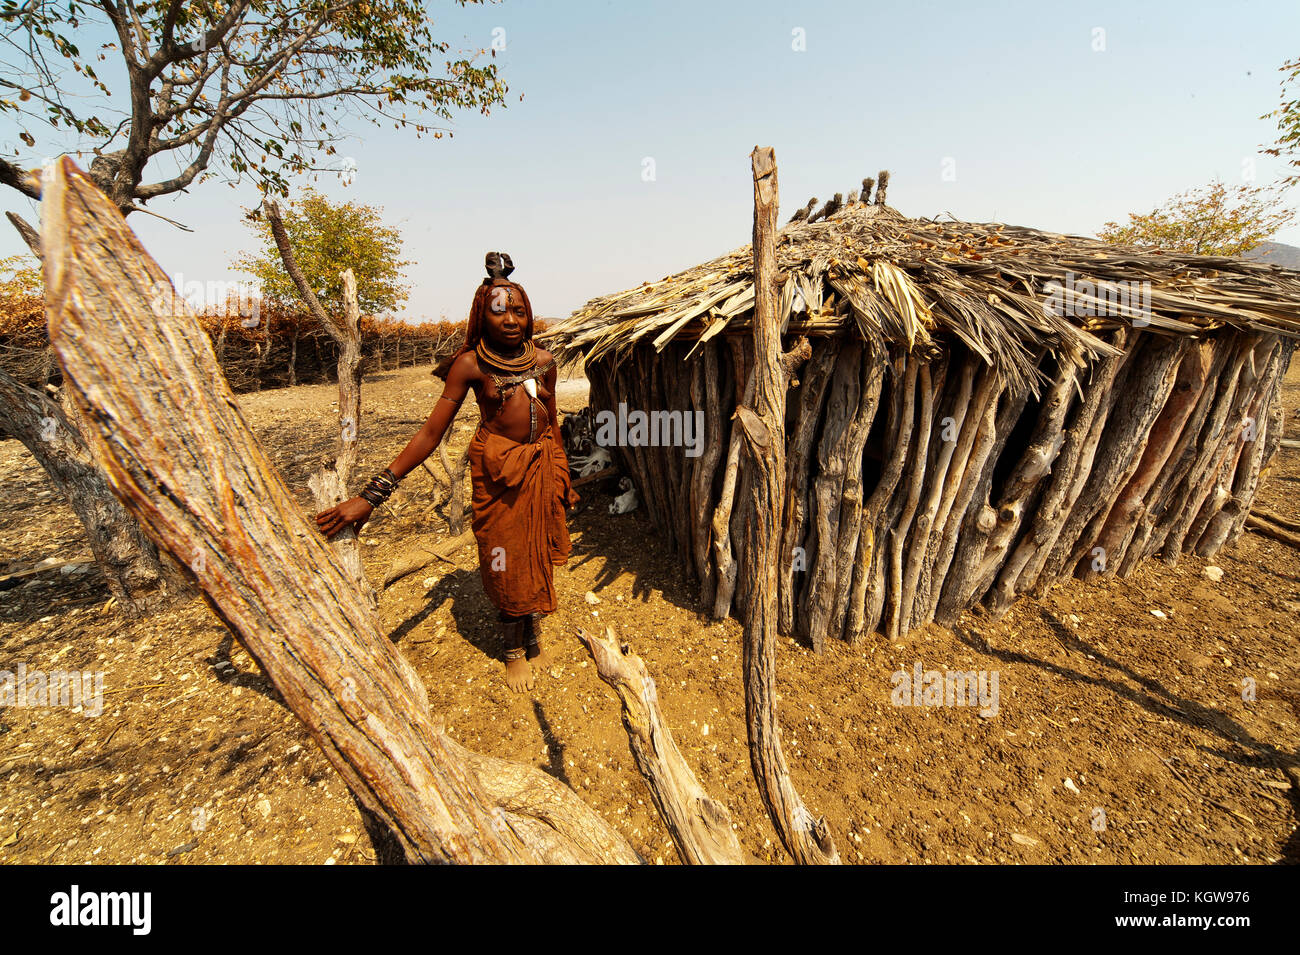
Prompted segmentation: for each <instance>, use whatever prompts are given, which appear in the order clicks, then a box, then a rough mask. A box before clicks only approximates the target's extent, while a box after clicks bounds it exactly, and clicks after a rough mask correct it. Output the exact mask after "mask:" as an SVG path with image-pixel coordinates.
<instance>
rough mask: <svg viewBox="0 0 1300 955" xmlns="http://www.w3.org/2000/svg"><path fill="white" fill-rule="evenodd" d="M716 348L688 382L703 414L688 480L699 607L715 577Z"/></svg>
mask: <svg viewBox="0 0 1300 955" xmlns="http://www.w3.org/2000/svg"><path fill="white" fill-rule="evenodd" d="M717 347H718V346H717V345H716V344H715V343H714V342H708V343H707V344H705V346H704V347H703V349H702V350H701V353H700V357H699V358H698V359H696V361H695V370H694V373H693V375H692V378H691V401H692V403H693V404H694V406H695V408H696V409H697V410H699V411H702V412H703V413H704V435H703V440H704V453H703V454H702V455H700V456H699V457H698V458H696V459H695V471H694V474H693V475H692V477H691V511H690V513H691V520H692V524H691V549H692V552H693V554H694V557H695V572H696V574H697V576H698V577H699V581H700V605H701V606H703V607H707V606H709V605H710V604H712V603H713V598H714V596H715V595H716V593H717V587H718V576H717V573H716V571H715V569H714V565H713V561H712V560H711V559H710V558H709V541H710V536H711V532H712V526H711V525H710V523H709V515H710V513H711V507H710V505H711V504H712V502H713V475H714V472H715V471H716V470H717V468H718V460H719V459H720V458H721V457H722V409H721V407H719V400H720V395H719V389H718V353H717Z"/></svg>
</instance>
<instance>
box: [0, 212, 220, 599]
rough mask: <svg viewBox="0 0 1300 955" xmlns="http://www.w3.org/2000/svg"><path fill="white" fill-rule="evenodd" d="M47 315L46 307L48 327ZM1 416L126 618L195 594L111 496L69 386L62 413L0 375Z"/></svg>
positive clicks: (35, 246)
mask: <svg viewBox="0 0 1300 955" xmlns="http://www.w3.org/2000/svg"><path fill="white" fill-rule="evenodd" d="M6 216H7V217H8V219H9V221H10V222H11V223H13V225H14V228H16V229H17V230H18V233H19V235H21V236H22V237H23V240H24V241H25V242H26V243H27V244H28V247H29V248H30V249H31V251H32V254H33V255H35V256H36V258H37V259H40V260H42V261H44V253H43V251H42V247H41V239H40V234H39V233H38V232H37V231H36V230H35V229H34V228H33V227H32V226H31V225H30V224H29V223H28V222H27V221H26V220H24V219H23V218H22V217H21V216H18V215H16V214H14V213H12V212H10V213H6ZM151 301H152V299H151ZM48 309H49V306H48V302H47V306H46V311H47V318H46V320H47V321H48ZM53 357H54V354H53V350H52V349H49V350H47V352H46V358H47V361H49V360H52V359H53ZM47 377H48V376H47ZM0 418H3V420H4V421H5V431H6V432H7V433H8V434H9V435H10V436H11V437H14V438H17V439H18V440H19V441H21V442H22V443H23V445H24V446H25V447H26V448H27V450H28V451H30V452H31V454H32V457H34V458H35V459H36V462H37V464H39V465H40V466H41V467H42V468H44V469H45V473H46V474H47V475H48V476H49V478H50V480H51V481H52V482H53V483H54V486H55V487H56V488H57V489H58V490H59V493H61V494H62V495H63V496H64V498H65V499H66V500H67V502H68V506H69V507H71V508H72V512H73V513H74V514H76V515H77V519H78V520H79V521H81V525H82V528H83V529H84V530H85V532H86V539H87V542H88V543H89V544H90V551H91V553H92V554H93V555H94V557H95V563H96V565H97V566H98V567H99V571H100V573H102V574H103V575H104V580H105V582H106V583H107V584H108V589H109V592H110V593H111V594H112V595H113V596H114V597H115V598H117V603H118V605H119V606H121V608H122V610H123V612H124V613H125V614H126V615H127V616H128V617H137V618H138V617H142V616H145V615H147V614H149V613H151V612H153V611H156V610H160V609H162V608H163V607H165V606H167V605H169V604H170V603H172V602H173V601H174V600H178V599H189V598H191V597H193V596H195V595H196V594H197V593H198V590H197V589H196V588H195V586H194V584H193V581H192V580H190V579H189V577H187V576H186V574H185V572H184V571H183V570H182V569H181V568H180V567H178V566H177V565H176V563H175V561H173V560H171V558H170V557H168V556H166V555H162V556H160V555H159V553H158V549H157V548H156V547H155V546H154V545H153V542H152V541H151V540H149V538H148V537H147V536H146V535H145V533H144V531H143V530H142V529H141V527H140V524H139V522H138V521H136V519H135V518H134V517H132V516H131V514H130V513H128V512H127V510H126V509H125V508H124V507H122V505H121V502H119V501H118V500H117V498H115V497H113V495H112V494H111V493H110V492H109V490H108V480H107V476H106V475H105V474H104V472H103V470H102V469H101V468H100V467H99V465H98V464H97V462H96V461H95V459H94V456H93V454H92V451H91V444H90V440H89V435H88V433H87V431H86V422H85V420H84V419H83V418H82V416H81V414H80V412H79V411H78V410H77V407H76V405H75V404H74V403H73V402H72V400H71V398H70V396H69V393H68V387H67V382H66V381H64V385H63V402H62V406H61V407H60V405H56V404H54V402H52V401H50V400H49V399H48V398H47V397H46V396H45V395H44V394H42V393H40V392H36V391H33V390H32V389H30V388H28V387H27V386H25V385H23V384H22V383H21V382H19V381H17V380H16V379H14V378H12V377H11V376H9V375H7V374H5V373H4V372H2V371H0Z"/></svg>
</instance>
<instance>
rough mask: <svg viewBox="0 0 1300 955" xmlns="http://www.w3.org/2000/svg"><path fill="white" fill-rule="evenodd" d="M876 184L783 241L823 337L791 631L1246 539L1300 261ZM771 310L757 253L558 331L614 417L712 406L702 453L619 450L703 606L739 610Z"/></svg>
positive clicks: (792, 555)
mask: <svg viewBox="0 0 1300 955" xmlns="http://www.w3.org/2000/svg"><path fill="white" fill-rule="evenodd" d="M884 178H885V177H884V176H882V179H884ZM868 183H869V181H868V182H864V186H866V188H864V190H863V193H862V196H861V199H862V200H865V199H867V197H868V195H869V190H870V185H869V184H868ZM838 198H839V197H838V196H837V199H838ZM854 198H855V197H854V196H852V195H851V196H850V200H853V199H854ZM879 198H880V197H879V196H878V197H877V199H878V201H877V202H875V203H871V204H868V203H867V202H865V201H850V202H849V204H847V205H843V204H841V203H837V202H836V201H835V200H832V201H831V202H830V203H828V204H827V205H826V206H824V207H823V208H822V209H821V210H818V211H817V212H812V206H813V204H812V203H810V204H809V206H808V207H806V208H805V209H804V210H801V211H800V212H799V213H796V215H795V217H794V219H792V220H791V222H790V223H789V224H787V225H786V226H785V228H784V229H782V231H781V233H780V235H779V237H778V243H777V264H778V267H779V269H780V276H779V277H780V278H781V279H782V280H783V281H784V284H783V286H782V289H783V292H782V296H781V299H780V303H779V308H778V314H779V316H781V317H782V321H783V323H784V324H783V338H784V341H785V342H786V343H787V345H786V347H789V343H792V342H794V341H795V340H796V339H798V338H799V337H800V336H805V337H807V338H808V339H809V341H810V343H811V346H812V357H811V358H810V359H809V360H808V361H807V362H806V364H805V365H804V366H803V367H802V368H801V369H800V371H799V372H798V374H797V377H798V379H799V381H798V382H797V383H796V382H792V389H793V390H791V392H790V393H789V398H788V404H787V418H786V441H787V444H786V448H787V454H786V460H787V473H786V483H785V501H784V520H783V522H782V534H783V537H782V540H781V548H780V553H781V555H782V557H781V566H780V568H779V574H778V578H779V590H780V593H779V624H780V628H781V630H782V631H783V632H785V633H795V634H799V635H800V636H802V637H804V638H805V639H807V640H809V641H810V642H811V643H812V644H813V645H814V646H815V647H818V648H820V647H821V646H822V644H823V641H824V640H825V639H827V638H828V637H830V638H834V637H842V638H844V639H847V640H849V641H857V640H860V639H862V638H863V637H864V635H866V634H869V633H871V632H873V631H876V630H879V631H880V632H881V633H884V634H886V635H889V636H895V635H898V634H900V633H904V632H906V631H907V630H909V629H910V628H912V627H916V626H919V625H920V624H922V623H924V622H926V621H929V620H932V619H933V620H938V621H940V622H941V623H950V622H952V621H953V620H954V619H955V618H956V617H957V616H958V615H959V614H960V613H961V612H962V611H963V610H965V609H967V608H969V607H971V606H973V605H975V604H977V603H980V602H983V603H984V604H985V605H986V606H987V607H988V608H990V609H991V610H992V611H993V612H995V613H1000V612H1002V611H1004V610H1005V609H1006V607H1007V606H1008V605H1009V604H1010V602H1011V601H1012V600H1014V599H1015V597H1016V596H1017V595H1019V594H1022V593H1025V592H1028V591H1032V592H1041V590H1042V589H1043V588H1045V587H1047V586H1049V585H1050V584H1051V583H1052V582H1053V581H1054V580H1056V579H1058V578H1060V577H1062V576H1064V575H1067V574H1074V575H1078V576H1084V577H1086V576H1088V575H1092V574H1110V573H1118V574H1120V575H1121V576H1127V575H1128V574H1130V573H1131V572H1132V570H1133V568H1134V567H1135V566H1136V565H1137V563H1138V562H1139V561H1140V560H1141V559H1142V558H1144V557H1149V556H1154V555H1157V554H1160V555H1163V557H1164V559H1165V560H1166V561H1168V562H1170V563H1173V562H1175V561H1176V560H1177V559H1178V557H1179V555H1180V554H1183V553H1187V552H1191V551H1194V552H1195V553H1197V554H1200V555H1202V556H1210V555H1212V554H1214V553H1215V552H1217V551H1218V550H1220V549H1221V548H1222V547H1224V546H1225V545H1226V544H1228V543H1231V542H1232V541H1233V540H1234V539H1235V538H1236V537H1237V536H1238V535H1239V534H1241V532H1242V529H1243V526H1244V523H1245V521H1246V518H1247V514H1248V512H1249V510H1250V506H1251V502H1252V500H1253V498H1254V494H1255V489H1256V486H1257V484H1258V482H1259V478H1260V472H1261V468H1262V467H1263V466H1264V465H1265V464H1266V463H1267V462H1268V460H1269V459H1270V458H1271V456H1272V454H1273V453H1274V451H1275V449H1276V448H1277V446H1278V442H1279V440H1280V438H1281V431H1282V411H1281V403H1280V396H1279V390H1280V380H1281V377H1282V376H1283V375H1284V374H1285V371H1286V368H1287V366H1288V364H1289V362H1290V358H1291V354H1292V351H1293V349H1294V347H1295V342H1296V339H1297V338H1300V273H1297V272H1294V271H1290V270H1286V269H1280V268H1277V267H1275V266H1266V265H1261V264H1257V263H1253V262H1249V261H1244V260H1240V259H1229V258H1217V257H1206V256H1191V255H1181V254H1160V253H1152V252H1144V251H1135V250H1129V249H1123V248H1116V247H1114V246H1109V245H1106V244H1104V243H1102V242H1099V241H1097V240H1095V239H1088V238H1082V237H1077V236H1064V235H1056V234H1052V233H1047V232H1040V231H1037V230H1034V229H1027V228H1020V227H1015V226H1007V225H997V224H976V223H967V222H958V221H941V220H928V219H909V218H905V217H904V216H902V215H900V214H899V213H898V212H896V211H895V210H893V209H892V208H890V207H888V206H886V205H884V204H883V202H881V201H879ZM753 305H754V281H753V258H752V253H751V250H750V247H749V246H748V245H747V246H745V247H743V248H741V249H737V250H736V251H734V252H732V253H730V254H728V255H724V256H721V257H720V258H717V259H714V260H712V261H710V262H706V263H704V264H703V265H699V266H696V267H695V268H691V269H687V270H686V271H684V272H681V273H678V274H676V275H671V276H669V277H667V278H665V279H662V280H660V281H658V282H653V283H646V284H644V285H641V286H639V287H637V288H634V289H630V290H628V291H626V292H622V293H619V294H616V295H607V296H603V297H601V298H597V299H594V300H593V301H591V302H589V303H588V304H587V305H585V306H584V307H583V308H581V309H579V310H578V311H577V312H575V313H574V314H573V315H572V316H571V317H570V318H568V319H567V320H565V321H564V322H562V323H560V324H559V325H557V326H556V327H554V328H553V330H552V331H551V332H550V333H549V340H550V343H551V344H552V345H553V346H554V347H555V348H557V349H558V350H559V352H560V353H561V355H562V356H563V357H564V358H565V359H568V360H570V361H578V360H581V361H582V362H584V364H585V367H586V373H587V375H588V377H589V378H590V380H591V396H592V397H591V404H592V407H593V409H594V410H597V411H611V412H615V413H616V414H617V413H618V410H619V405H620V404H623V405H624V406H625V408H624V411H623V415H624V417H626V416H627V409H633V410H641V411H643V412H653V411H661V412H662V411H672V410H680V411H683V412H689V411H702V412H703V420H704V429H705V432H704V434H705V437H704V442H703V444H702V446H701V447H700V448H697V449H696V450H697V451H698V452H699V453H698V454H696V455H695V456H692V455H691V454H688V453H687V452H688V451H689V450H690V449H687V448H683V447H680V446H672V445H673V444H674V442H673V441H672V440H671V435H657V434H651V435H650V440H644V439H642V440H635V439H634V440H626V441H625V442H624V443H623V444H622V445H621V446H619V447H618V448H617V454H618V457H619V458H620V459H621V463H622V466H623V468H624V469H625V470H626V471H627V472H628V473H629V474H630V475H631V476H632V477H633V479H634V480H635V482H636V485H637V487H638V489H639V490H640V493H641V498H642V500H643V501H644V504H645V508H646V511H647V513H648V516H649V518H650V520H651V521H652V522H653V523H654V525H655V526H656V527H657V528H659V530H660V531H661V532H662V534H663V536H664V539H665V541H666V542H667V543H668V545H669V546H671V547H672V548H673V549H674V550H675V551H677V552H678V553H679V554H681V555H682V557H683V562H684V565H685V566H686V567H687V568H689V570H690V571H691V572H693V573H694V575H695V576H696V578H698V580H699V582H700V595H701V600H702V601H703V602H704V603H705V605H706V606H708V607H710V608H712V610H713V612H714V613H715V614H716V615H718V616H723V615H726V614H728V613H730V612H731V611H732V610H733V604H734V608H735V609H736V611H737V612H738V614H739V615H740V616H741V618H742V619H744V615H745V608H746V601H747V597H748V595H747V594H745V593H744V592H743V586H742V588H741V591H740V592H737V589H736V587H737V585H736V581H737V579H738V575H737V574H736V566H737V563H738V562H743V561H745V560H746V553H745V550H746V528H745V527H744V526H743V523H744V522H743V521H742V520H741V518H740V514H741V512H742V511H743V509H742V508H739V507H736V506H735V503H736V501H737V500H745V499H746V496H747V494H748V493H749V491H748V481H749V476H748V475H747V474H746V467H745V462H744V461H743V460H742V456H741V455H740V454H739V448H740V429H739V428H737V427H733V424H734V414H735V410H736V408H737V406H738V404H743V403H745V402H746V384H747V381H748V380H749V379H750V375H749V370H750V369H751V368H752V367H753V355H752V348H753V345H752V340H751V334H750V327H749V326H750V320H751V318H752V315H753ZM661 420H662V421H667V420H668V418H667V416H661ZM651 430H652V431H653V428H652V429H651ZM660 438H664V439H667V440H658V439H660ZM677 443H678V444H680V442H677ZM665 444H667V445H669V446H665ZM744 576H745V575H743V574H742V575H739V577H740V578H741V579H742V580H743V578H744Z"/></svg>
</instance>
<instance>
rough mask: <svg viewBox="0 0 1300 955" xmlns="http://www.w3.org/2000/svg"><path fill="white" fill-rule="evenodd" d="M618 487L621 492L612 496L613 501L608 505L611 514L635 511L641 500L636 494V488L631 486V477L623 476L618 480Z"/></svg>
mask: <svg viewBox="0 0 1300 955" xmlns="http://www.w3.org/2000/svg"><path fill="white" fill-rule="evenodd" d="M618 489H619V490H620V491H622V492H623V493H622V494H620V495H619V496H618V497H616V498H614V503H613V504H611V505H610V506H609V512H610V513H611V514H626V513H627V512H628V511H635V510H636V509H637V507H638V506H640V504H641V501H640V499H639V498H638V497H637V496H636V488H635V487H633V486H632V479H631V478H628V477H625V478H623V479H622V480H621V481H619V482H618Z"/></svg>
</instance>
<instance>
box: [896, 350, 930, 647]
mask: <svg viewBox="0 0 1300 955" xmlns="http://www.w3.org/2000/svg"><path fill="white" fill-rule="evenodd" d="M919 386H920V389H921V408H920V411H919V413H918V414H917V421H916V449H915V450H914V451H913V452H912V456H911V458H910V461H911V465H912V467H911V473H910V474H909V475H908V483H907V485H906V495H907V496H906V499H905V501H904V503H903V513H902V515H901V516H900V517H899V518H898V520H897V521H896V522H892V523H891V524H890V528H889V538H890V542H889V616H888V617H887V618H886V620H885V636H886V637H887V638H888V639H890V640H897V639H898V637H899V636H901V635H902V632H903V630H904V622H903V596H904V594H903V549H904V546H905V544H906V542H907V539H908V537H909V535H911V534H912V515H914V514H915V513H916V509H917V505H918V504H919V503H920V501H921V484H922V482H923V481H924V480H925V477H926V464H927V458H928V452H929V446H930V431H931V426H932V423H933V422H932V419H933V417H934V379H933V373H932V371H931V369H930V365H929V363H928V362H926V363H923V364H922V365H921V375H920V380H919ZM927 530H928V528H927ZM920 536H921V537H922V538H924V532H922V533H921V535H920ZM922 542H923V543H924V540H923V541H922Z"/></svg>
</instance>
